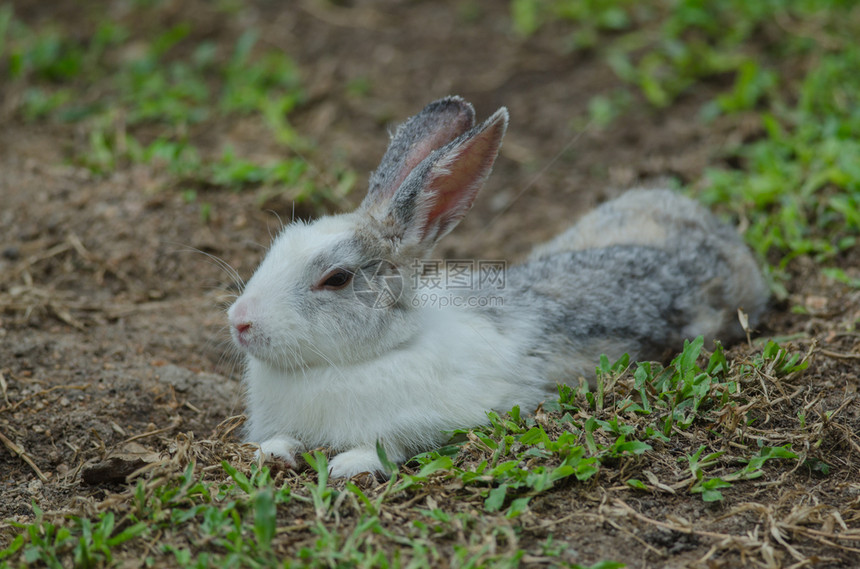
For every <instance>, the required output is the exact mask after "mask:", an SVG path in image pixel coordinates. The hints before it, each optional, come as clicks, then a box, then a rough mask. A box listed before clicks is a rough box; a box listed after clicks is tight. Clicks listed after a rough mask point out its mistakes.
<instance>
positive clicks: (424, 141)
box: [228, 97, 767, 477]
mask: <svg viewBox="0 0 860 569" xmlns="http://www.w3.org/2000/svg"><path fill="white" fill-rule="evenodd" d="M473 122H474V116H473V111H472V108H471V106H470V105H469V104H468V103H466V102H465V101H463V100H462V99H459V98H456V97H449V98H446V99H442V100H440V101H436V102H434V103H431V104H430V105H428V106H427V107H426V108H425V109H424V110H423V111H422V112H421V113H419V114H418V115H416V116H415V117H412V118H411V119H409V121H407V122H406V123H405V124H404V125H402V126H401V127H400V128H399V129H398V131H397V133H396V134H395V135H394V137H393V139H392V141H391V145H390V146H389V149H388V151H387V152H386V154H385V156H384V157H383V160H382V163H381V164H380V167H379V169H378V170H377V171H376V172H374V174H373V175H372V176H371V180H370V189H369V192H368V196H367V198H365V201H364V202H363V203H362V205H361V207H360V208H359V209H358V210H356V211H355V212H352V213H348V214H342V215H336V216H326V217H323V218H321V219H319V220H317V221H315V222H313V223H311V224H304V223H293V224H291V225H289V226H287V227H285V228H284V230H283V231H282V232H281V234H280V235H279V236H278V237H277V239H276V240H275V241H274V243H273V244H272V247H271V249H270V251H269V252H268V254H267V255H266V258H265V259H264V260H263V262H262V263H261V265H260V267H259V268H258V269H257V271H256V272H255V274H254V276H253V277H252V278H251V279H250V280H249V281H248V283H247V286H246V287H245V290H244V291H243V293H242V295H241V296H240V298H239V299H237V301H236V302H235V303H234V304H233V306H231V307H230V309H229V311H228V316H229V319H230V325H231V331H232V334H233V339H234V341H235V342H236V344H237V345H238V346H239V347H240V349H242V350H243V351H244V352H245V354H246V356H247V369H246V374H245V381H246V385H247V390H248V414H249V420H248V427H247V435H248V438H249V439H250V440H252V441H255V442H258V443H259V444H260V448H261V452H262V454H263V455H265V456H267V457H268V456H276V457H280V458H282V459H284V460H286V461H287V462H288V463H290V464H295V457H296V453H298V452H301V451H303V450H305V449H310V448H314V447H317V446H326V447H329V448H331V449H332V450H334V451H336V452H338V453H339V454H337V455H336V456H335V457H334V458H333V459H332V460H331V462H330V465H329V466H330V470H331V474H332V476H335V477H344V476H346V477H348V476H353V475H354V474H357V473H360V472H364V471H380V470H381V469H382V464H381V462H380V460H379V457H378V456H377V451H376V444H377V443H381V444H382V445H383V447H384V448H385V450H386V452H387V455H388V456H389V458H391V459H392V460H394V461H397V462H400V461H403V460H406V459H407V458H408V457H409V456H411V455H412V454H413V453H415V452H419V451H422V450H426V449H429V448H432V447H434V446H436V445H438V444H440V443H441V442H444V437H445V435H444V432H445V431H451V430H454V429H458V428H468V427H471V426H474V425H477V424H480V423H484V422H485V421H486V412H487V411H488V410H491V409H493V410H498V411H507V410H510V409H511V408H512V407H513V406H514V405H519V406H520V408H521V409H522V410H523V411H524V412H530V411H533V410H534V409H535V408H536V407H537V405H538V404H539V403H540V402H541V401H543V400H544V399H546V398H547V397H550V396H552V394H553V392H554V391H555V385H556V382H564V381H569V380H575V379H576V378H577V377H579V376H585V377H589V376H591V375H593V372H594V364H595V362H596V361H597V359H598V357H599V356H600V354H602V353H606V354H607V355H609V356H610V357H612V358H617V357H619V356H620V355H621V354H623V353H625V352H627V353H629V354H630V355H631V357H633V358H658V357H661V355H663V354H664V353H665V351H666V350H673V349H678V348H679V347H680V343H681V341H682V340H683V338H685V337H694V336H697V335H700V334H701V335H704V336H706V338H708V339H713V338H720V339H723V340H732V339H736V338H738V337H739V336H740V335H742V333H743V331H742V330H741V329H740V327H739V325H738V324H737V321H736V318H735V312H736V310H737V308H738V307H739V306H740V307H743V308H744V309H745V310H747V312H749V313H750V321H751V323H753V325H754V324H755V322H756V320H757V319H758V317H759V316H760V315H761V313H762V311H763V310H764V306H765V303H766V300H767V287H766V286H765V285H764V281H763V279H762V278H761V274H760V272H759V271H758V269H757V267H756V266H755V263H754V261H753V259H752V257H751V256H750V254H749V251H748V250H747V249H746V247H745V246H744V245H743V244H742V243H741V241H740V240H739V239H738V237H737V235H736V234H735V233H734V232H733V231H732V230H731V229H730V228H728V227H727V226H725V225H723V224H721V223H719V222H718V221H717V220H716V219H714V218H713V217H712V216H711V215H710V214H709V213H708V212H707V211H706V210H704V208H702V207H701V206H699V205H698V204H695V203H694V202H693V201H691V200H689V199H687V198H684V197H681V196H678V195H676V194H673V193H671V192H668V191H665V190H658V191H639V192H630V193H628V194H625V195H624V196H622V197H621V198H619V199H617V200H614V201H612V202H608V203H606V204H604V205H603V206H601V207H600V208H598V209H597V210H595V211H594V212H592V213H590V214H588V215H587V216H585V217H584V218H583V219H582V221H581V222H580V223H579V224H577V225H576V226H574V227H573V228H571V229H570V230H568V231H567V232H565V233H563V234H561V235H560V236H559V237H557V238H556V239H555V240H553V241H550V242H549V243H547V244H546V245H544V246H542V247H539V248H537V249H536V250H535V252H534V254H533V255H532V256H531V257H530V259H529V260H528V261H527V262H526V263H524V264H521V265H517V266H514V267H510V268H509V269H508V271H507V272H506V276H505V279H506V283H505V287H504V290H480V289H470V290H450V289H449V290H445V291H443V294H444V295H446V296H447V299H448V301H449V303H448V305H440V304H439V303H432V302H430V303H428V302H427V297H426V296H424V294H423V293H427V294H428V295H429V294H432V293H438V292H439V291H438V290H435V289H429V288H422V287H426V286H427V285H428V283H427V281H425V280H423V279H420V278H414V277H416V276H417V275H416V274H415V273H414V271H415V270H416V269H415V268H414V262H415V260H416V259H426V258H427V257H428V256H429V254H430V252H431V251H432V249H433V246H434V245H435V244H436V242H437V241H438V240H439V239H440V238H441V237H443V236H444V235H445V234H446V233H447V232H448V231H450V230H451V228H453V227H454V226H455V225H456V223H457V222H458V221H459V220H460V219H461V218H462V217H463V215H465V213H466V212H467V211H468V209H469V208H470V207H471V204H472V202H473V200H474V198H475V195H476V194H477V191H478V189H479V188H480V186H481V184H482V183H483V180H484V179H485V177H486V176H487V175H488V174H489V171H490V169H491V168H492V164H493V161H494V160H495V157H496V155H497V153H498V149H499V147H500V145H501V139H502V136H503V135H504V131H505V128H506V125H507V113H506V111H505V110H504V109H501V110H499V111H498V112H497V113H495V114H494V115H493V116H492V117H490V118H489V119H488V120H487V121H485V122H484V123H482V124H481V125H478V126H476V127H473ZM410 271H413V273H410ZM399 277H402V281H400V280H397V279H398V278H399ZM390 279H394V280H393V281H392V280H390ZM346 281H348V284H344V282H346ZM390 282H395V283H400V284H402V289H400V288H398V289H397V291H396V292H397V293H398V294H397V295H396V301H395V302H394V303H393V304H390V305H384V306H381V307H380V306H372V305H368V304H366V303H363V302H359V300H358V296H357V295H358V293H357V292H356V291H359V290H364V291H367V290H380V289H381V287H383V286H385V285H386V284H387V283H390ZM491 297H494V298H495V299H496V300H498V299H501V301H502V302H501V305H500V306H499V305H494V304H493V303H492V302H487V301H489V300H491ZM456 300H459V301H460V302H454V301H456ZM473 301H475V302H473ZM477 301H483V302H477Z"/></svg>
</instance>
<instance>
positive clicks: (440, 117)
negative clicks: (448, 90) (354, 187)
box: [362, 97, 475, 207]
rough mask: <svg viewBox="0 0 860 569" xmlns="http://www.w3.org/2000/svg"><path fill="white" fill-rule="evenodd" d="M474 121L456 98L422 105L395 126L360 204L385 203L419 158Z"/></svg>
mask: <svg viewBox="0 0 860 569" xmlns="http://www.w3.org/2000/svg"><path fill="white" fill-rule="evenodd" d="M474 124H475V110H474V109H473V108H472V105H470V104H469V103H467V102H466V101H465V100H463V99H461V98H460V97H446V98H444V99H439V100H438V101H434V102H432V103H430V104H429V105H427V106H426V107H424V110H422V111H421V112H420V113H418V114H417V115H415V116H414V117H412V118H410V119H409V120H407V121H406V122H405V123H403V124H402V125H400V126H399V127H398V128H397V132H395V133H394V136H393V137H392V138H391V143H390V144H389V145H388V150H386V152H385V155H384V156H383V157H382V162H380V164H379V167H378V168H377V169H376V171H375V172H374V173H373V174H371V176H370V188H369V189H368V191H367V197H366V198H364V203H362V206H364V207H372V206H374V205H378V204H380V203H384V202H387V201H388V200H389V199H391V196H393V195H394V192H395V191H397V188H399V187H400V185H401V184H402V183H403V180H405V179H406V176H408V175H409V173H410V172H411V171H412V170H413V169H414V168H415V167H416V166H418V164H420V163H421V161H422V160H424V159H425V158H427V156H428V155H429V154H430V153H431V152H433V151H434V150H436V149H437V148H441V147H443V146H445V145H446V144H448V143H449V142H451V141H452V140H454V139H456V138H457V137H458V136H461V135H462V134H463V133H465V132H466V131H468V130H469V129H470V128H472V125H474Z"/></svg>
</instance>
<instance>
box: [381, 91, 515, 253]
mask: <svg viewBox="0 0 860 569" xmlns="http://www.w3.org/2000/svg"><path fill="white" fill-rule="evenodd" d="M507 126H508V111H507V109H505V108H504V107H503V108H501V109H499V110H498V111H496V112H495V114H493V116H491V117H490V118H489V119H487V120H486V121H485V122H484V123H483V124H481V125H479V126H477V127H475V128H473V129H472V130H470V131H469V132H467V133H465V134H463V135H461V136H460V137H459V138H457V139H456V140H453V141H451V142H449V143H448V144H446V145H445V146H443V147H442V148H439V149H438V150H435V151H433V152H432V153H430V155H429V156H428V157H427V158H425V159H424V160H423V161H422V162H421V164H419V165H418V166H417V167H416V168H414V169H413V170H412V171H411V172H410V173H409V175H408V176H407V177H406V179H405V180H404V181H403V183H402V184H401V185H400V187H399V188H397V191H396V192H395V193H394V196H392V198H391V200H390V202H389V203H388V205H387V217H388V219H389V221H390V222H392V224H393V226H394V228H395V231H396V232H397V233H398V234H399V235H398V236H399V237H400V239H401V240H402V242H403V243H404V245H414V246H419V247H420V248H422V249H424V250H425V251H429V249H431V248H432V247H433V245H435V244H436V241H438V240H439V239H441V238H442V237H443V236H445V235H446V234H447V233H448V232H449V231H451V230H452V229H453V228H454V226H456V225H457V223H458V222H459V221H460V220H461V219H462V218H463V216H464V215H466V212H468V211H469V209H470V208H471V207H472V203H473V202H474V201H475V197H476V196H477V195H478V190H480V189H481V186H482V185H483V184H484V180H485V179H486V177H487V176H488V175H489V174H490V170H492V168H493V163H494V162H495V161H496V157H497V156H498V154H499V148H500V147H501V145H502V137H503V136H504V135H505V129H506V128H507Z"/></svg>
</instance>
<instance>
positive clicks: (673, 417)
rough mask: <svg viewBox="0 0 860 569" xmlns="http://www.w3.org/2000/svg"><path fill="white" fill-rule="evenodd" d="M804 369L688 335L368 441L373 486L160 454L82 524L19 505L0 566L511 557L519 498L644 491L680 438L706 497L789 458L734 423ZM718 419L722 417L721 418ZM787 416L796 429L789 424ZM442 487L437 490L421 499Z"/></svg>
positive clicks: (529, 551) (772, 350) (492, 560)
mask: <svg viewBox="0 0 860 569" xmlns="http://www.w3.org/2000/svg"><path fill="white" fill-rule="evenodd" d="M805 367H806V360H805V359H804V358H802V357H801V355H800V354H791V353H788V352H787V351H785V350H783V349H781V348H780V347H779V346H778V345H777V344H775V343H773V342H768V343H766V344H765V345H764V347H763V348H762V349H761V350H759V351H758V352H756V355H755V356H754V357H753V358H752V359H751V360H750V361H748V362H744V363H740V364H738V363H731V362H729V361H727V360H726V358H725V356H724V355H723V351H722V349H721V348H719V347H717V349H716V350H715V351H714V352H713V353H711V354H703V352H702V341H701V339H698V340H696V341H694V342H688V343H687V344H686V346H685V349H684V351H683V352H682V353H681V354H679V355H678V357H677V358H675V360H674V361H673V362H672V363H671V364H670V365H669V366H667V367H666V368H662V367H660V366H658V365H656V364H651V363H640V364H637V365H636V366H635V368H634V366H631V365H630V364H629V362H628V361H627V358H626V357H625V358H622V359H621V360H619V361H618V362H615V363H613V364H610V363H609V362H608V361H607V360H606V359H605V358H604V359H603V361H602V362H601V364H600V367H599V368H598V373H599V378H600V380H599V381H598V385H597V389H596V390H594V391H591V390H589V389H588V388H587V387H586V386H581V387H580V388H577V389H574V388H571V387H569V386H561V387H560V397H559V399H558V400H557V401H552V402H549V403H548V404H547V405H546V406H545V408H544V410H543V411H542V412H539V413H538V414H537V415H534V416H528V417H526V416H522V415H521V414H520V412H519V409H516V408H515V409H513V410H512V411H511V412H510V413H509V414H507V415H505V416H500V415H497V414H494V413H490V415H489V419H490V422H489V424H488V425H487V426H486V427H479V428H476V429H473V430H470V431H467V432H464V433H460V434H461V435H465V438H466V440H465V441H464V442H461V443H459V444H456V445H453V446H450V447H446V448H444V449H440V450H438V451H433V452H428V453H424V454H422V455H419V456H418V457H416V458H415V459H413V461H412V463H411V466H410V467H409V468H408V469H405V470H403V471H400V470H399V469H398V468H397V466H396V465H393V464H390V463H388V461H387V459H386V458H385V455H384V451H382V449H381V448H380V449H379V452H380V457H381V458H382V460H383V463H384V464H387V467H388V469H389V472H390V473H391V479H390V480H389V481H387V482H386V483H384V484H381V485H378V486H374V485H371V486H370V487H368V486H365V487H364V488H361V487H359V485H357V484H356V483H354V482H346V483H345V484H343V483H339V484H331V483H330V482H329V480H328V463H327V459H326V456H325V455H324V454H322V453H321V452H319V451H315V452H314V453H312V454H306V455H305V459H306V460H307V462H308V464H309V465H310V470H309V471H307V472H305V473H304V474H302V475H300V476H298V477H290V478H288V479H284V478H283V477H282V476H280V477H273V474H272V472H271V471H270V470H269V468H268V467H263V468H258V467H257V465H256V464H253V463H248V462H245V463H243V466H237V465H234V464H231V463H230V462H226V461H224V462H222V463H221V465H220V468H217V469H213V468H212V467H211V466H210V467H208V468H205V469H202V468H201V467H200V466H198V465H197V464H196V463H195V462H194V461H193V460H188V462H187V463H186V464H185V466H184V467H180V466H179V465H178V462H181V461H169V462H168V463H166V464H165V465H164V469H163V470H162V471H161V474H159V473H158V472H159V471H156V472H155V474H154V475H152V476H151V477H149V478H144V479H141V480H138V481H137V483H136V485H135V486H134V487H133V488H131V489H129V490H127V491H125V492H124V493H122V494H121V495H120V496H121V498H122V499H120V500H116V499H115V500H113V501H112V503H113V504H114V506H112V508H111V509H110V510H108V511H102V512H101V513H100V514H98V515H97V516H94V517H91V518H89V517H81V516H76V515H72V516H62V515H60V516H58V515H53V516H50V517H49V516H47V515H46V514H45V513H43V512H42V511H41V510H40V509H39V508H38V507H36V506H35V505H34V512H35V515H36V519H35V521H34V522H33V523H31V524H25V525H20V524H16V525H17V526H18V527H19V528H20V529H21V533H20V534H19V535H18V537H17V538H16V539H15V540H14V542H13V543H12V544H11V546H10V547H9V548H7V549H6V550H5V551H4V552H2V553H0V559H5V560H4V561H0V567H7V566H8V567H16V566H18V565H20V564H22V563H33V562H40V563H42V564H44V565H45V566H48V567H64V566H69V565H70V564H74V565H75V566H76V567H99V566H113V565H115V564H119V563H120V562H121V560H122V559H129V558H138V557H139V558H140V559H142V560H143V561H144V564H146V565H150V564H152V565H162V566H163V565H165V564H167V565H173V566H177V567H208V566H213V565H218V566H224V567H282V566H286V567H290V566H294V565H295V566H302V567H433V566H435V565H437V564H438V563H439V561H440V560H443V559H444V560H449V559H450V560H451V563H452V566H454V567H518V566H520V565H521V561H522V559H523V558H524V557H525V556H526V555H530V556H535V557H539V556H541V555H545V554H546V552H547V551H552V549H553V548H552V543H553V537H552V535H551V534H550V537H549V538H547V539H546V540H545V541H543V542H541V543H537V544H535V543H529V544H523V543H521V542H522V541H523V540H524V536H523V535H522V529H521V528H519V527H518V526H517V525H516V523H515V522H514V520H515V519H516V518H517V517H519V516H521V515H523V514H524V513H525V512H527V511H528V510H529V508H530V507H531V503H532V501H533V500H534V499H536V498H537V497H539V496H542V495H546V494H547V493H549V492H552V491H553V490H554V489H557V488H559V487H560V486H569V485H571V484H581V483H586V482H588V481H596V482H598V483H603V484H605V483H606V482H607V481H609V480H613V479H618V480H619V481H620V482H622V483H623V484H625V485H627V486H628V487H629V488H630V491H631V492H646V493H650V492H652V491H654V489H655V486H654V484H655V483H656V481H646V480H641V479H639V478H636V477H634V476H629V475H625V474H623V473H625V472H632V471H635V469H636V465H637V464H641V463H642V461H643V460H645V456H646V455H652V456H653V455H656V454H658V453H662V454H665V453H672V452H673V451H671V450H670V449H672V448H681V447H688V446H689V444H688V442H687V441H688V437H687V436H686V434H687V433H688V432H690V433H695V435H696V440H697V441H699V446H698V449H697V450H696V451H695V452H692V453H690V454H683V453H680V455H679V456H677V460H678V463H679V464H680V465H681V466H679V469H680V470H681V471H683V470H684V469H686V470H688V471H689V473H688V476H687V479H686V480H685V481H684V482H683V483H682V484H680V485H676V487H677V488H678V489H679V491H684V492H688V493H691V494H701V497H702V499H703V500H704V501H706V502H707V501H719V500H722V499H723V496H724V493H726V492H731V490H732V487H733V484H736V483H738V482H740V481H744V480H753V479H757V478H761V477H765V476H768V475H769V473H770V471H771V463H774V462H785V463H787V465H788V466H789V467H790V466H792V465H793V464H796V463H797V462H798V461H803V460H804V457H803V456H801V454H799V453H796V452H794V451H792V450H791V448H790V445H789V444H775V445H772V446H769V445H766V444H762V442H763V441H762V438H761V437H749V438H747V437H746V436H745V435H744V434H743V433H742V431H744V430H745V428H746V427H747V426H750V425H754V424H756V423H757V421H759V420H760V419H761V418H762V416H763V415H766V414H767V413H768V412H769V404H768V402H767V401H766V399H765V398H764V397H763V396H762V392H761V391H760V388H759V379H758V374H761V375H764V376H766V377H768V378H770V379H769V380H770V381H771V382H777V383H778V382H779V381H780V380H783V379H788V378H790V377H792V376H794V375H796V374H798V373H800V372H801V371H803V369H805ZM733 413H736V414H737V415H738V416H737V417H735V419H737V421H732V420H728V421H727V420H726V417H732V414H733ZM797 421H798V428H799V427H800V426H801V425H800V423H801V422H802V421H803V418H801V417H798V419H797ZM739 426H741V427H744V428H739ZM727 440H730V441H732V443H733V444H732V446H731V447H727V446H725V445H723V442H724V441H727ZM223 444H228V443H223ZM717 447H723V448H722V449H721V450H717V451H712V452H706V450H707V449H710V448H717ZM674 452H675V453H676V454H677V451H674ZM804 454H806V453H804ZM783 468H784V467H783ZM619 476H621V478H620V479H619ZM442 493H444V494H446V495H447V498H446V499H445V500H442V499H440V500H439V501H438V502H437V501H436V500H435V499H433V496H438V495H440V494H442ZM416 497H417V498H418V501H417V502H415V500H414V499H415V498H416ZM422 497H429V498H427V499H422ZM506 520H507V521H506ZM464 530H466V531H467V533H468V535H470V536H471V537H469V538H467V539H466V541H465V542H464V541H461V540H458V539H457V538H456V536H457V535H458V534H459V533H462V532H463V531H464ZM157 536H161V538H159V539H156V537H157ZM10 560H11V561H10ZM557 561H558V560H557ZM12 563H15V564H12ZM561 563H562V565H563V566H569V567H578V566H577V565H574V564H571V563H568V564H567V565H564V563H563V562H561ZM16 564H18V565H16ZM621 566H622V565H620V564H616V563H614V562H608V561H607V562H604V563H598V564H596V565H593V566H592V567H594V568H597V567H603V568H608V567H621Z"/></svg>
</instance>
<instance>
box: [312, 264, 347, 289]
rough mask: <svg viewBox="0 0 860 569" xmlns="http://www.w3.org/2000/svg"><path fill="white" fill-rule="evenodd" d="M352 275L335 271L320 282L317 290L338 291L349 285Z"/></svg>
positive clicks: (344, 271)
mask: <svg viewBox="0 0 860 569" xmlns="http://www.w3.org/2000/svg"><path fill="white" fill-rule="evenodd" d="M350 280H352V273H351V272H349V271H347V270H344V269H335V270H334V271H332V272H330V273H328V274H327V275H326V276H324V277H323V278H322V279H321V280H320V284H319V285H318V287H319V288H327V289H329V290H338V289H341V288H343V287H345V286H346V285H348V284H349V281H350Z"/></svg>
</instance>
